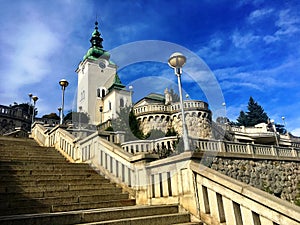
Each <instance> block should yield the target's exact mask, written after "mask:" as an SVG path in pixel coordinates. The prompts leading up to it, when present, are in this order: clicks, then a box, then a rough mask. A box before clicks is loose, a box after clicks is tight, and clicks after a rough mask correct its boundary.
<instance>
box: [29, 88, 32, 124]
mask: <svg viewBox="0 0 300 225" xmlns="http://www.w3.org/2000/svg"><path fill="white" fill-rule="evenodd" d="M28 97H29V102H28V116H29V119H30V107H31V98H32V94H31V93H29V94H28Z"/></svg>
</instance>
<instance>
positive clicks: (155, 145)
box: [121, 136, 178, 154]
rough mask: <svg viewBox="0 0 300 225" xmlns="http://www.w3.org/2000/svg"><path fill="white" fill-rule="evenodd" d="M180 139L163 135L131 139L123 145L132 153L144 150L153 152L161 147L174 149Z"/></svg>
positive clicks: (122, 145)
mask: <svg viewBox="0 0 300 225" xmlns="http://www.w3.org/2000/svg"><path fill="white" fill-rule="evenodd" d="M177 141H178V137H177V136H172V137H163V138H159V139H155V140H137V141H129V142H124V143H122V144H121V147H122V148H123V149H124V150H125V151H126V152H129V153H131V154H139V153H143V152H147V153H153V152H158V151H159V150H160V149H164V148H167V149H170V150H172V151H174V150H175V149H174V148H175V145H176V143H177Z"/></svg>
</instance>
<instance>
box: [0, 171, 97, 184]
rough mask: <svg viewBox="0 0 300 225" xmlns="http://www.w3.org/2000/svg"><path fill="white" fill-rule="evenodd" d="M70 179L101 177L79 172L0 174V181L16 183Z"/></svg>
mask: <svg viewBox="0 0 300 225" xmlns="http://www.w3.org/2000/svg"><path fill="white" fill-rule="evenodd" d="M47 178H48V179H49V180H57V182H59V181H60V180H71V179H90V180H92V179H103V178H102V177H101V176H100V175H98V174H96V173H95V174H81V175H77V174H76V175H73V174H52V175H50V174H47V175H31V176H13V175H5V176H4V175H1V176H0V182H5V181H15V182H16V184H20V183H22V182H24V181H36V180H46V179H47Z"/></svg>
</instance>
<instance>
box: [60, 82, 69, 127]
mask: <svg viewBox="0 0 300 225" xmlns="http://www.w3.org/2000/svg"><path fill="white" fill-rule="evenodd" d="M59 85H60V86H61V90H62V103H61V114H60V124H62V122H63V118H64V104H65V90H66V87H68V85H69V82H68V81H67V80H65V79H61V80H60V81H59Z"/></svg>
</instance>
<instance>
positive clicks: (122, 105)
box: [120, 98, 124, 108]
mask: <svg viewBox="0 0 300 225" xmlns="http://www.w3.org/2000/svg"><path fill="white" fill-rule="evenodd" d="M120 107H121V108H123V107H124V99H123V98H121V99H120Z"/></svg>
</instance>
